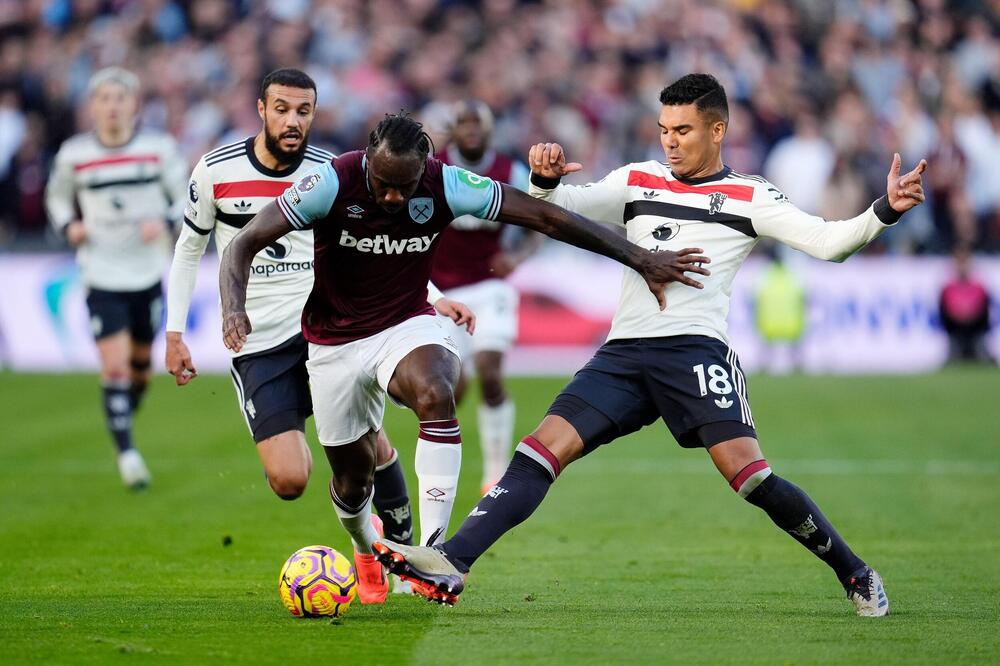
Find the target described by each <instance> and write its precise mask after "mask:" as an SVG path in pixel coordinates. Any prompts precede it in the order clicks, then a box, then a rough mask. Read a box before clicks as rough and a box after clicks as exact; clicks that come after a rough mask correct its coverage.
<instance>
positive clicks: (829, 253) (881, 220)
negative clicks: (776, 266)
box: [751, 183, 900, 262]
mask: <svg viewBox="0 0 1000 666" xmlns="http://www.w3.org/2000/svg"><path fill="white" fill-rule="evenodd" d="M899 215H900V214H899V213H896V211H894V210H893V209H892V208H891V207H890V206H889V201H888V199H887V198H886V197H882V198H881V199H878V200H877V201H875V203H874V204H872V205H871V206H869V207H868V209H867V210H865V211H864V212H863V213H861V214H860V215H857V216H856V217H852V218H850V219H848V220H829V221H828V220H824V219H823V218H822V217H818V216H816V215H810V214H809V213H806V212H804V211H802V210H800V209H798V208H796V207H795V206H794V205H793V204H792V203H791V202H790V201H789V200H788V197H786V196H785V195H784V194H782V193H781V192H780V191H779V190H778V189H777V188H776V187H774V186H773V185H771V184H770V183H764V185H761V186H758V187H757V189H756V191H755V192H754V205H753V217H752V220H751V221H752V223H753V227H754V230H755V231H756V232H757V234H758V235H759V236H764V237H766V238H773V239H775V240H777V241H780V242H782V243H784V244H786V245H788V246H789V247H792V248H795V249H796V250H801V251H802V252H805V253H806V254H808V255H810V256H813V257H816V258H817V259H823V260H826V261H836V262H840V261H844V260H845V259H847V258H848V257H849V256H851V255H852V254H854V253H855V252H857V251H858V250H860V249H861V248H863V247H865V246H866V245H868V244H869V243H871V242H872V241H873V240H875V239H876V238H878V236H879V235H880V234H881V233H882V232H883V231H885V230H886V229H888V228H889V227H890V226H892V225H893V224H894V223H895V222H896V221H897V220H898V219H899Z"/></svg>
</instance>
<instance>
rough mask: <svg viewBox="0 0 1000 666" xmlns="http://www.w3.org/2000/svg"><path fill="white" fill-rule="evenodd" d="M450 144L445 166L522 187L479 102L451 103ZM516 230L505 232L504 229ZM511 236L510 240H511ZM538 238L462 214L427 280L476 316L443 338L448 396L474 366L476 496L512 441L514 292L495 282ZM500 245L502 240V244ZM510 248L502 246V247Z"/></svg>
mask: <svg viewBox="0 0 1000 666" xmlns="http://www.w3.org/2000/svg"><path fill="white" fill-rule="evenodd" d="M453 113H454V116H453V118H452V121H451V143H450V144H449V145H448V146H447V148H445V149H444V150H442V151H441V152H439V153H438V154H437V158H438V159H439V160H441V161H442V162H444V163H446V164H453V165H455V166H459V167H462V168H463V169H465V170H467V171H471V172H472V173H476V174H479V175H480V176H487V177H489V178H490V179H492V180H494V181H497V182H500V183H507V184H508V185H512V186H514V187H516V188H517V189H519V190H522V191H527V189H528V167H527V166H525V165H524V164H523V163H521V162H518V161H516V160H513V159H511V158H509V157H507V156H506V155H503V154H501V153H498V152H497V151H495V150H493V148H491V147H490V135H491V133H492V131H493V113H492V112H491V111H490V109H489V107H488V106H486V104H484V103H483V102H481V101H478V100H470V101H463V102H458V103H457V104H455V110H454V112H453ZM511 231H515V232H520V233H517V234H509V233H505V232H511ZM515 235H516V236H517V238H516V241H517V242H516V245H515V244H514V241H515V239H514V238H512V236H515ZM544 239H545V237H544V236H543V235H542V234H539V233H536V232H533V231H528V230H526V229H518V228H514V227H504V226H502V225H501V224H500V223H498V222H496V221H495V220H483V219H480V218H478V217H473V216H472V215H463V216H462V217H459V218H457V219H456V220H455V221H454V222H452V223H451V224H450V225H449V226H448V227H446V228H445V229H444V231H442V232H441V241H440V246H439V247H438V249H437V252H436V253H435V255H434V267H433V268H432V270H431V280H432V281H433V282H434V284H436V285H437V286H438V287H440V288H441V289H442V290H444V293H445V295H447V296H448V297H449V298H454V299H455V300H458V301H461V302H463V303H465V304H467V305H468V306H469V307H470V308H472V310H473V311H474V312H475V313H476V334H475V335H469V334H468V333H467V332H465V331H463V330H461V329H459V328H458V327H454V328H455V330H453V331H451V335H452V337H453V339H454V340H455V343H456V344H457V345H458V348H459V352H460V353H461V355H462V366H463V373H462V381H461V382H460V383H459V386H458V388H457V390H456V395H455V398H456V400H458V401H461V400H462V396H463V394H464V392H465V388H466V374H467V373H466V372H465V367H466V364H467V363H469V362H471V363H472V364H474V365H475V369H476V377H477V378H478V380H479V386H480V389H481V391H482V402H481V403H480V405H479V409H478V410H477V417H478V422H479V423H478V425H479V445H480V447H481V448H482V452H483V477H482V485H483V492H485V491H486V490H487V489H489V488H490V487H491V486H492V485H493V484H494V483H496V482H497V480H498V479H499V478H500V475H501V474H503V472H504V469H506V467H507V461H508V460H509V459H510V449H511V445H512V442H511V440H512V438H513V437H514V402H513V401H512V400H511V399H510V397H509V396H508V394H507V389H506V388H505V387H504V382H503V356H504V353H505V352H507V351H508V350H509V349H510V348H511V345H513V344H514V338H515V337H516V336H517V290H516V289H514V287H513V286H512V285H510V284H508V283H507V282H506V281H504V279H503V278H505V277H507V276H508V275H510V274H511V273H512V272H513V271H514V269H515V268H517V267H518V265H520V264H521V263H522V262H524V260H526V259H527V258H528V257H530V256H531V255H532V254H534V252H535V251H536V250H537V249H538V247H539V245H540V244H541V242H542V241H543V240H544ZM504 241H506V243H504ZM505 244H506V245H508V246H513V247H510V249H507V248H505V247H504V245H505Z"/></svg>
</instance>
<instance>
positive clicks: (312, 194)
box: [278, 162, 340, 229]
mask: <svg viewBox="0 0 1000 666" xmlns="http://www.w3.org/2000/svg"><path fill="white" fill-rule="evenodd" d="M338 192H340V179H339V178H338V177H337V172H336V171H335V170H334V168H333V163H332V162H326V163H325V164H321V165H320V166H318V167H317V168H315V169H313V170H312V171H310V172H309V173H307V174H306V175H304V176H302V178H300V179H299V181H298V182H297V183H295V184H294V185H292V186H291V187H289V188H288V189H287V190H285V191H284V193H283V194H282V195H281V196H280V197H278V208H280V209H281V212H282V213H283V214H284V216H285V218H286V219H287V220H288V223H289V224H291V225H292V227H293V228H295V229H309V228H311V227H312V225H313V223H314V222H316V220H321V219H323V218H324V217H326V216H327V215H329V214H330V209H331V208H333V202H334V201H336V200H337V194H338Z"/></svg>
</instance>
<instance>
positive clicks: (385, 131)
mask: <svg viewBox="0 0 1000 666" xmlns="http://www.w3.org/2000/svg"><path fill="white" fill-rule="evenodd" d="M368 147H369V148H371V149H372V150H376V149H378V148H381V147H385V148H386V149H387V150H388V151H389V152H390V153H392V154H393V155H403V154H405V153H408V152H414V153H416V154H417V155H419V156H420V157H421V158H422V159H426V158H427V156H428V155H430V153H431V152H432V151H433V150H434V142H433V141H431V137H430V136H429V135H428V134H427V132H425V131H424V126H423V125H422V124H421V123H418V122H417V121H416V120H414V119H413V118H411V117H410V114H408V113H407V112H406V111H402V110H401V111H400V112H399V113H387V114H385V118H383V119H382V120H380V121H379V123H378V125H376V126H375V129H373V130H372V131H371V134H369V135H368Z"/></svg>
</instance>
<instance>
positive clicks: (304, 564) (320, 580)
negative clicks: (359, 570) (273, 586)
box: [278, 546, 358, 617]
mask: <svg viewBox="0 0 1000 666" xmlns="http://www.w3.org/2000/svg"><path fill="white" fill-rule="evenodd" d="M278 594H279V596H281V602H282V603H283V604H285V608H287V609H288V612H289V613H291V614H292V615H294V616H295V617H319V616H326V617H341V616H342V615H344V614H345V613H346V612H347V609H348V608H350V606H351V602H352V601H354V598H355V597H356V596H358V580H357V577H356V576H355V575H354V567H353V566H352V565H351V561H350V560H349V559H347V558H346V557H344V556H343V555H341V554H340V553H338V552H337V551H335V550H334V549H333V548H329V547H327V546H306V547H305V548H300V549H299V550H297V551H295V552H294V553H292V556H291V557H289V558H288V561H287V562H285V566H283V567H281V575H280V576H279V578H278Z"/></svg>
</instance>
